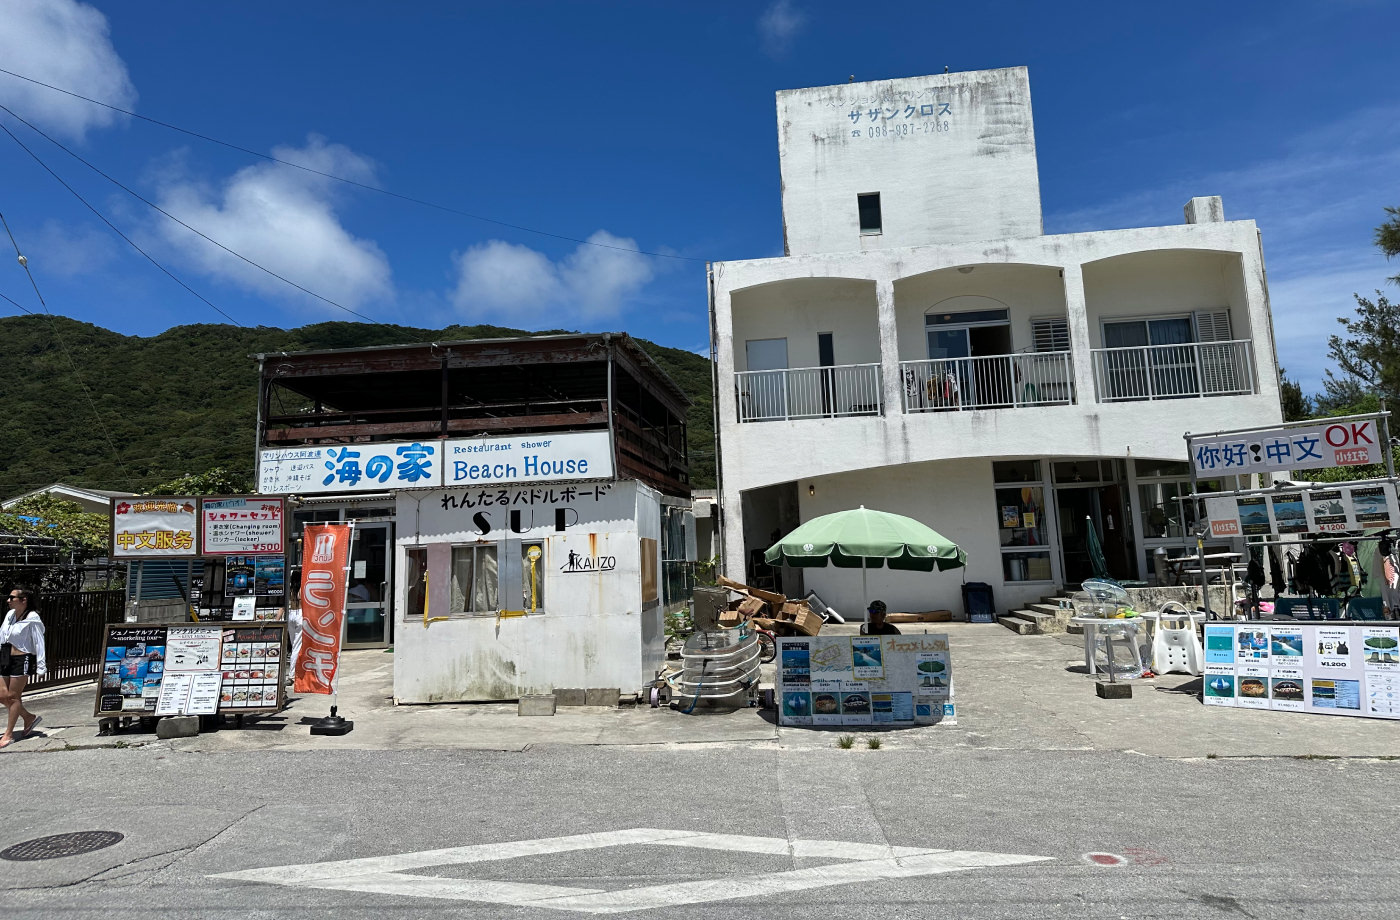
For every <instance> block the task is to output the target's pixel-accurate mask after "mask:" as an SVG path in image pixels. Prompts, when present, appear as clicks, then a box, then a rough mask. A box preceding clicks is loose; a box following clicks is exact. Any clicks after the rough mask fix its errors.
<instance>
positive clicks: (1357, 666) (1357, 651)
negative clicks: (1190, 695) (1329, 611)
mask: <svg viewBox="0 0 1400 920" xmlns="http://www.w3.org/2000/svg"><path fill="white" fill-rule="evenodd" d="M1205 635H1206V641H1205V673H1204V675H1203V678H1202V680H1203V686H1202V701H1203V702H1204V703H1205V704H1206V705H1207V706H1233V707H1237V708H1241V709H1278V710H1284V711H1292V712H1313V713H1322V714H1326V715H1339V716H1359V717H1363V718H1372V719H1400V626H1390V625H1382V624H1377V625H1368V624H1362V623H1346V622H1337V623H1335V624H1331V623H1329V624H1302V623H1287V622H1277V623H1207V624H1206V626H1205Z"/></svg>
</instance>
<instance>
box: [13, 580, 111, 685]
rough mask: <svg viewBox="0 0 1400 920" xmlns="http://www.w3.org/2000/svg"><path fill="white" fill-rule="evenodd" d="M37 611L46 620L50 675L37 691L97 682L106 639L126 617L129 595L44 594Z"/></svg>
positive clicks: (78, 592)
mask: <svg viewBox="0 0 1400 920" xmlns="http://www.w3.org/2000/svg"><path fill="white" fill-rule="evenodd" d="M34 600H35V604H34V608H35V609H36V610H38V611H39V616H40V617H41V618H42V619H43V621H44V650H45V652H46V654H45V656H44V657H45V660H46V663H47V665H48V669H49V670H48V674H46V675H45V676H44V678H43V679H42V680H36V681H34V682H33V683H32V684H31V685H30V686H32V687H35V688H43V687H58V686H62V685H63V684H74V683H81V682H83V681H87V680H95V679H96V678H97V677H98V676H99V675H100V674H101V673H102V636H103V634H104V632H105V629H104V628H105V627H106V625H107V624H108V623H120V622H122V621H123V619H124V617H125V612H126V611H125V602H126V592H124V591H122V590H120V589H118V590H115V591H68V592H61V593H52V594H40V595H37V596H36V597H35V599H34Z"/></svg>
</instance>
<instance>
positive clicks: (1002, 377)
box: [900, 351, 1074, 412]
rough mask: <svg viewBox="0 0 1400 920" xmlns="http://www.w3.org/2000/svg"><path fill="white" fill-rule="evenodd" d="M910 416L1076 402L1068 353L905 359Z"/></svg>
mask: <svg viewBox="0 0 1400 920" xmlns="http://www.w3.org/2000/svg"><path fill="white" fill-rule="evenodd" d="M900 372H901V374H902V375H903V377H904V411H905V412H942V411H948V410H954V409H1014V408H1018V407H1020V406H1053V405H1065V404H1068V403H1072V402H1074V367H1073V365H1072V364H1071V361H1070V353H1069V352H1068V351H1042V352H1030V353H1026V354H1016V355H985V356H981V357H972V358H941V359H930V360H927V361H901V362H900Z"/></svg>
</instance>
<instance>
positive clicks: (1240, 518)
mask: <svg viewBox="0 0 1400 920" xmlns="http://www.w3.org/2000/svg"><path fill="white" fill-rule="evenodd" d="M1205 505H1206V517H1207V518H1209V520H1210V532H1211V535H1212V536H1215V537H1240V536H1244V537H1256V536H1263V535H1265V534H1271V533H1276V534H1299V533H1342V532H1345V531H1352V530H1362V529H1365V528H1376V527H1395V526H1397V525H1400V514H1397V512H1396V502H1395V487H1394V486H1392V485H1391V484H1390V483H1388V482H1380V481H1376V482H1372V483H1368V484H1366V485H1356V484H1353V485H1347V486H1338V487H1332V488H1320V489H1289V490H1284V491H1277V492H1273V493H1269V494H1266V495H1220V496H1211V497H1210V498H1207V499H1206V500H1205Z"/></svg>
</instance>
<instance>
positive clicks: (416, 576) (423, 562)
mask: <svg viewBox="0 0 1400 920" xmlns="http://www.w3.org/2000/svg"><path fill="white" fill-rule="evenodd" d="M404 553H405V557H406V558H405V560H404V561H405V562H406V563H407V565H406V566H405V567H404V601H403V618H404V619H405V620H412V619H415V618H419V619H421V618H422V617H423V614H424V609H423V608H424V605H426V604H427V603H428V582H427V578H428V550H427V548H426V547H422V546H413V547H409V548H408V549H406V550H405V551H404Z"/></svg>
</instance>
